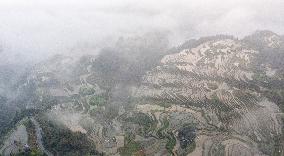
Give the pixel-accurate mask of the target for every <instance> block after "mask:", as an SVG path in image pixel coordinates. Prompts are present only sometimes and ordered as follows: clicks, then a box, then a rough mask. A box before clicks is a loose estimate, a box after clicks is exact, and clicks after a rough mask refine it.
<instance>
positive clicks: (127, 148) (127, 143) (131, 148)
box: [119, 134, 142, 156]
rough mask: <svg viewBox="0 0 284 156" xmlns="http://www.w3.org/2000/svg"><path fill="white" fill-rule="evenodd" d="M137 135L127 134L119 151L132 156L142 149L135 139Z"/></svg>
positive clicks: (124, 155)
mask: <svg viewBox="0 0 284 156" xmlns="http://www.w3.org/2000/svg"><path fill="white" fill-rule="evenodd" d="M134 139H135V136H134V135H132V134H126V135H125V140H124V147H122V148H120V149H119V153H120V155H122V156H132V155H133V154H134V153H136V152H138V151H140V150H142V149H141V146H140V144H139V143H137V142H135V141H134Z"/></svg>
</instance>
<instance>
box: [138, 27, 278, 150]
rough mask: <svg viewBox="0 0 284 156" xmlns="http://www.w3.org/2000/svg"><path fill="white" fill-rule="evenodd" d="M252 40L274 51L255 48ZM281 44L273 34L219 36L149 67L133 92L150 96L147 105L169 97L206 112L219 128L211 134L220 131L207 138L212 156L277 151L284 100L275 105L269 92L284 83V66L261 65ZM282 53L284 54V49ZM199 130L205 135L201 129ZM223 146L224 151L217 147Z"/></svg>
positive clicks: (205, 146)
mask: <svg viewBox="0 0 284 156" xmlns="http://www.w3.org/2000/svg"><path fill="white" fill-rule="evenodd" d="M255 37H256V39H255ZM249 39H250V40H253V39H254V40H256V42H257V43H260V44H261V45H262V46H263V47H265V48H267V47H269V48H272V49H271V51H268V50H267V49H265V50H263V49H264V48H262V47H256V45H253V44H251V43H249V42H246V41H247V40H249ZM259 40H261V41H259ZM262 41H263V42H262ZM281 43H282V41H281V40H280V38H279V37H278V36H276V35H275V34H273V33H267V32H257V33H256V34H254V35H252V36H250V37H247V38H245V39H244V40H237V39H231V38H230V37H228V38H227V39H224V38H221V39H218V38H217V39H212V40H209V41H206V42H203V43H201V44H199V45H198V46H196V47H194V48H190V49H182V50H181V51H180V52H178V53H175V54H171V55H167V56H165V57H164V58H163V59H162V60H161V64H160V65H159V66H157V67H156V68H154V69H153V70H151V71H149V72H148V73H147V74H146V75H145V76H144V77H143V85H142V86H140V87H139V88H138V90H135V92H134V96H136V97H138V98H141V99H147V100H146V102H145V103H153V102H154V103H155V101H167V102H168V103H172V104H178V105H181V106H183V107H187V108H194V109H196V110H199V111H201V112H203V114H204V115H205V118H207V122H208V124H209V125H214V126H216V127H217V129H216V130H214V131H210V132H208V134H206V135H208V136H210V135H212V133H216V134H215V135H214V137H209V138H208V139H207V140H206V141H205V142H203V148H205V149H208V151H203V152H205V154H207V155H218V154H220V153H214V150H215V151H221V152H223V153H225V154H226V155H239V154H240V153H239V150H241V151H242V152H243V153H242V154H243V155H251V154H252V155H255V154H256V155H262V154H268V155H272V153H278V152H279V151H280V150H279V151H278V150H277V151H276V150H275V149H271V147H273V145H275V144H280V143H279V138H280V137H281V135H282V124H283V123H282V121H281V120H280V115H281V114H282V115H283V113H281V110H280V109H279V106H280V105H283V103H274V102H273V101H272V100H270V99H269V98H267V97H266V93H265V91H266V90H269V89H270V88H271V87H272V86H275V84H277V85H280V86H282V85H283V72H282V71H281V69H282V67H283V66H282V65H281V64H277V63H276V62H274V63H273V64H272V63H271V62H261V66H259V64H260V57H262V55H264V53H270V55H271V56H273V55H274V54H273V50H275V49H273V48H279V47H281V46H282V45H281ZM261 50H263V51H261ZM277 54H278V55H281V56H282V57H283V51H277ZM266 55H268V54H266ZM197 118H198V117H197ZM198 133H199V135H200V137H202V136H203V135H204V134H202V133H203V130H202V129H201V130H200V131H199V132H198ZM221 145H222V148H224V149H217V150H216V149H215V148H221V147H219V146H221Z"/></svg>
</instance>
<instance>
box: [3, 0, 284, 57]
mask: <svg viewBox="0 0 284 156" xmlns="http://www.w3.org/2000/svg"><path fill="white" fill-rule="evenodd" d="M258 29H270V30H272V31H274V32H276V33H279V34H284V0H0V44H2V47H3V48H2V49H4V51H5V52H2V54H1V53H0V55H2V56H3V55H10V56H15V57H17V58H20V56H22V57H23V58H26V56H28V58H30V59H36V58H42V57H45V56H47V55H51V54H54V53H62V52H69V51H70V49H74V48H75V49H76V48H78V47H79V48H82V49H83V50H86V51H87V50H88V48H90V47H97V46H98V47H99V46H104V45H105V44H107V43H108V42H109V43H111V42H113V41H114V40H116V39H117V38H118V37H119V36H125V35H136V34H143V33H145V32H148V31H162V32H167V33H168V34H169V38H170V41H171V43H172V44H178V43H181V42H182V41H184V40H185V39H188V38H196V37H200V36H206V35H214V34H232V35H236V36H238V37H242V36H244V35H247V34H249V33H251V32H253V31H255V30H258ZM2 58H3V57H2Z"/></svg>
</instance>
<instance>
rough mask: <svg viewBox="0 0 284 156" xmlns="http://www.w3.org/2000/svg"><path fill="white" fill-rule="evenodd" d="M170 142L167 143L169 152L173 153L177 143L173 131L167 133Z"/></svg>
mask: <svg viewBox="0 0 284 156" xmlns="http://www.w3.org/2000/svg"><path fill="white" fill-rule="evenodd" d="M167 139H168V142H167V144H166V149H167V150H168V152H169V153H171V154H172V155H173V149H174V147H175V145H176V138H175V136H174V134H173V133H172V132H170V133H168V135H167Z"/></svg>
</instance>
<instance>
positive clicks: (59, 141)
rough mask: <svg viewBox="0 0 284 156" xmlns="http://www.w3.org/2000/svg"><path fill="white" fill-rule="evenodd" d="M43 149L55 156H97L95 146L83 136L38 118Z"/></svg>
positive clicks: (42, 117)
mask: <svg viewBox="0 0 284 156" xmlns="http://www.w3.org/2000/svg"><path fill="white" fill-rule="evenodd" d="M39 123H40V124H41V127H42V129H43V134H44V136H43V140H44V145H45V147H46V148H47V149H48V150H49V151H51V152H52V153H53V154H55V155H88V154H91V155H99V153H98V152H97V151H96V149H95V144H94V143H93V142H92V141H90V140H89V139H88V138H87V136H86V135H85V134H82V133H80V132H72V131H70V130H69V129H68V128H66V127H64V125H61V124H57V123H54V122H51V121H49V120H48V119H47V118H46V117H45V116H44V115H43V116H41V117H39Z"/></svg>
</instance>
